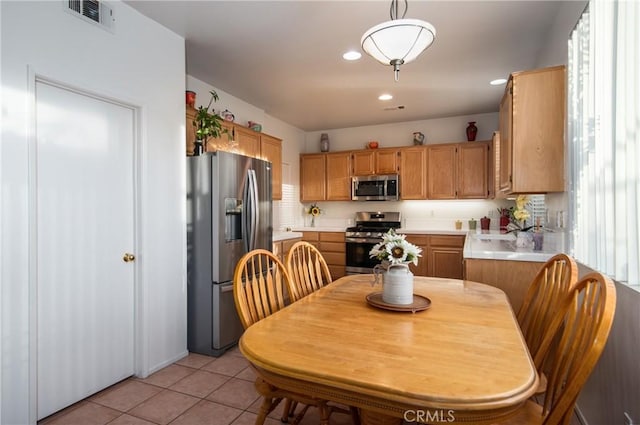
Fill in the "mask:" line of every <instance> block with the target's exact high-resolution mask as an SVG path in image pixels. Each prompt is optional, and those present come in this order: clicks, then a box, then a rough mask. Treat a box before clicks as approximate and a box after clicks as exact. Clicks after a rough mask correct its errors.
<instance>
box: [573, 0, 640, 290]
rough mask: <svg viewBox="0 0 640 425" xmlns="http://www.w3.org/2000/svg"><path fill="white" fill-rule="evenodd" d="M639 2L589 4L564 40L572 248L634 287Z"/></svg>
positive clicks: (639, 266)
mask: <svg viewBox="0 0 640 425" xmlns="http://www.w3.org/2000/svg"><path fill="white" fill-rule="evenodd" d="M639 22H640V2H635V1H617V0H616V1H591V2H590V3H589V5H588V8H587V10H585V12H584V13H583V15H582V17H581V18H580V21H579V22H578V24H577V25H576V27H575V29H574V31H573V32H572V34H571V37H570V39H569V66H568V68H569V73H568V90H569V105H568V115H569V122H568V136H569V149H570V167H569V169H570V173H571V179H570V181H571V186H570V189H569V193H570V208H569V214H570V216H569V217H570V224H571V237H570V246H571V252H572V254H573V255H574V257H575V258H576V259H577V260H578V261H580V262H582V263H584V264H586V265H587V266H589V267H591V268H594V269H596V270H599V271H601V272H603V273H605V274H607V275H609V276H611V277H612V278H614V279H616V280H618V281H621V282H626V283H628V284H630V285H634V286H637V285H639V284H640V282H639V275H640V261H639V250H638V241H639V240H640V229H639V227H638V221H639V216H640V209H639V205H638V201H639V198H640V186H639V173H638V169H639V168H640V146H639V144H640V142H639V138H640V107H639V102H640V84H639V81H638V80H639V79H640V30H639V28H640V26H639V25H638V23H639Z"/></svg>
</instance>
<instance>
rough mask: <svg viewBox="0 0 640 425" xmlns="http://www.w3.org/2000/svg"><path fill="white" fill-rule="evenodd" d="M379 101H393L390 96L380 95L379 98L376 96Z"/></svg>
mask: <svg viewBox="0 0 640 425" xmlns="http://www.w3.org/2000/svg"><path fill="white" fill-rule="evenodd" d="M378 99H379V100H391V99H393V96H391V95H390V94H386V93H385V94H381V95H380V96H378Z"/></svg>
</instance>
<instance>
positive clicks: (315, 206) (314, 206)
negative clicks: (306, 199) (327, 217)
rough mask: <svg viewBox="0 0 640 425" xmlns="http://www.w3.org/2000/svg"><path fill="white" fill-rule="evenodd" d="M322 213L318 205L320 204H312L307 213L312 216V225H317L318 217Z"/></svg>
mask: <svg viewBox="0 0 640 425" xmlns="http://www.w3.org/2000/svg"><path fill="white" fill-rule="evenodd" d="M321 213H322V210H321V209H320V207H319V206H318V204H311V206H310V207H309V209H308V210H307V214H309V215H310V216H311V227H316V217H318V216H319V215H320V214H321Z"/></svg>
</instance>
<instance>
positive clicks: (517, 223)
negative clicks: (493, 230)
mask: <svg viewBox="0 0 640 425" xmlns="http://www.w3.org/2000/svg"><path fill="white" fill-rule="evenodd" d="M515 203H516V206H515V208H513V207H511V208H509V212H510V215H511V225H510V227H511V229H510V230H511V231H523V232H526V231H528V230H530V229H531V228H532V226H528V227H527V226H526V222H527V220H528V219H529V217H531V214H530V213H529V211H528V210H527V209H526V208H525V207H526V205H527V204H528V203H529V197H528V196H527V195H518V196H517V197H516V200H515Z"/></svg>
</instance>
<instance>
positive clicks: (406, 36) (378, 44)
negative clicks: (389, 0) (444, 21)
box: [361, 19, 436, 65]
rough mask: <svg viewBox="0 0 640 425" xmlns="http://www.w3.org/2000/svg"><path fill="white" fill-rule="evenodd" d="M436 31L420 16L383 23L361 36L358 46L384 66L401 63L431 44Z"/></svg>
mask: <svg viewBox="0 0 640 425" xmlns="http://www.w3.org/2000/svg"><path fill="white" fill-rule="evenodd" d="M435 37H436V30H435V28H434V27H433V25H431V24H430V23H428V22H425V21H421V20H420V19H395V20H392V21H387V22H383V23H381V24H378V25H376V26H374V27H372V28H370V29H369V30H368V31H367V32H365V33H364V35H363V36H362V40H361V42H362V49H363V50H364V51H365V52H367V54H369V55H371V56H373V58H375V59H376V60H377V61H379V62H380V63H382V64H384V65H396V64H397V65H402V64H404V63H409V62H411V61H412V60H414V59H415V58H417V57H418V56H419V55H420V53H422V52H423V51H424V50H425V49H426V48H427V47H429V46H430V45H431V43H433V40H434V39H435Z"/></svg>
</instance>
